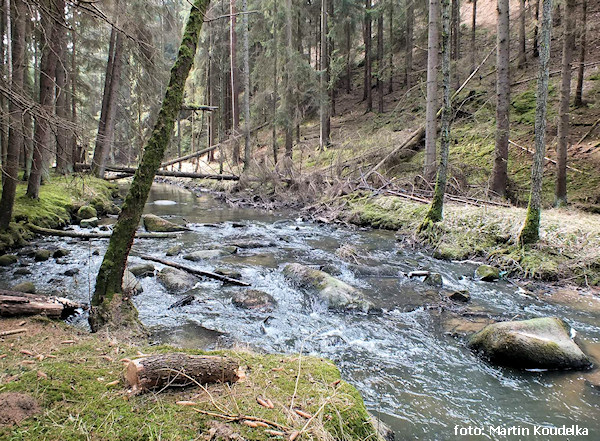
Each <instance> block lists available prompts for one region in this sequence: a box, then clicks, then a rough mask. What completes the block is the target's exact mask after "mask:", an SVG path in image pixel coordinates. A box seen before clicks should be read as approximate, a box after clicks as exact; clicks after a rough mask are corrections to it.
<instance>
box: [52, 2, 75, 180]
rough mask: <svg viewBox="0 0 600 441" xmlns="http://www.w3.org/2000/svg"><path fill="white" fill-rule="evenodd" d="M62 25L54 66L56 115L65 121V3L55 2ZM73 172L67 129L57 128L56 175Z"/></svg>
mask: <svg viewBox="0 0 600 441" xmlns="http://www.w3.org/2000/svg"><path fill="white" fill-rule="evenodd" d="M55 1H56V4H57V8H58V11H59V13H60V15H59V17H60V21H61V22H62V25H60V26H59V29H58V34H59V35H58V37H57V39H58V45H59V52H58V54H59V60H58V63H57V64H56V115H57V116H59V117H61V118H63V119H64V120H65V121H66V120H68V119H69V109H68V104H67V97H68V94H69V91H68V88H67V85H68V78H67V65H68V62H67V25H66V20H65V12H64V11H65V1H64V0H55ZM72 171H73V161H72V157H71V149H69V137H68V133H67V129H66V128H64V127H59V128H58V129H57V133H56V173H58V174H60V175H66V174H69V173H71V172H72Z"/></svg>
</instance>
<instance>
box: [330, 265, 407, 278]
mask: <svg viewBox="0 0 600 441" xmlns="http://www.w3.org/2000/svg"><path fill="white" fill-rule="evenodd" d="M348 268H350V269H351V270H352V272H353V273H354V274H356V275H357V276H363V277H398V274H399V273H400V268H397V267H395V266H392V265H386V264H377V265H356V264H350V265H348ZM323 271H325V272H328V273H329V271H327V270H326V269H323ZM330 274H332V275H335V274H333V273H330Z"/></svg>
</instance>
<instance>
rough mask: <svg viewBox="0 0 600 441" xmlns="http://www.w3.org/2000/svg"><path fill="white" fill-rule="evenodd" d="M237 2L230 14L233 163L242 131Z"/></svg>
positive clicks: (237, 159)
mask: <svg viewBox="0 0 600 441" xmlns="http://www.w3.org/2000/svg"><path fill="white" fill-rule="evenodd" d="M235 3H236V0H230V7H229V13H230V14H231V15H230V21H229V57H230V58H229V61H230V64H231V68H230V69H231V72H230V73H231V119H232V127H231V131H232V134H233V135H234V136H235V138H234V140H233V163H234V164H238V163H239V162H240V142H239V140H238V138H237V136H238V134H239V130H240V87H239V84H238V83H239V78H238V77H239V75H238V68H237V32H236V29H235V27H236V23H237V18H236V4H235Z"/></svg>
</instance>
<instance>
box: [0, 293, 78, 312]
mask: <svg viewBox="0 0 600 441" xmlns="http://www.w3.org/2000/svg"><path fill="white" fill-rule="evenodd" d="M78 308H82V309H85V308H86V306H85V305H83V304H80V303H77V302H73V301H71V300H69V299H65V298H62V297H55V296H42V295H39V294H27V293H24V292H17V291H6V290H3V289H0V316H2V317H20V316H28V315H37V314H42V315H45V316H47V317H49V318H55V319H58V318H61V317H62V318H64V317H68V316H69V315H73V314H74V313H75V310H76V309H78Z"/></svg>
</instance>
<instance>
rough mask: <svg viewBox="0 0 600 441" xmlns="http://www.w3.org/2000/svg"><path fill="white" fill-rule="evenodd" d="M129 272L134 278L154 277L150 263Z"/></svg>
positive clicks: (135, 267)
mask: <svg viewBox="0 0 600 441" xmlns="http://www.w3.org/2000/svg"><path fill="white" fill-rule="evenodd" d="M129 271H131V273H132V274H133V275H134V276H135V277H154V265H152V264H151V263H143V264H141V265H135V266H132V267H130V268H129Z"/></svg>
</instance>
